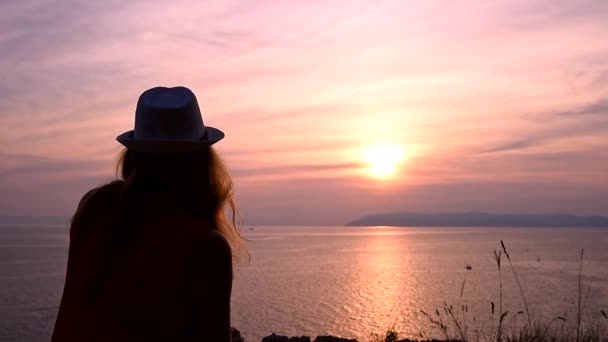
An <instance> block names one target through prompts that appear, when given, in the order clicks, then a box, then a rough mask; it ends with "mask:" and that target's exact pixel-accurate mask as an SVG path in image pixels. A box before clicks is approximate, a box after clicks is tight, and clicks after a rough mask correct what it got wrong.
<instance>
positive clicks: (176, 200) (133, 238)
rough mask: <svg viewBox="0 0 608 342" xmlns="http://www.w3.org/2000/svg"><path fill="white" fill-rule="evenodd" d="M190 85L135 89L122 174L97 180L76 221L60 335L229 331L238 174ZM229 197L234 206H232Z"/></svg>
mask: <svg viewBox="0 0 608 342" xmlns="http://www.w3.org/2000/svg"><path fill="white" fill-rule="evenodd" d="M223 137H224V133H222V132H221V131H220V130H218V129H215V128H213V127H208V126H207V127H206V126H205V125H204V124H203V120H202V116H201V112H200V109H199V106H198V103H197V101H196V97H195V96H194V94H193V93H192V91H190V90H189V89H187V88H184V87H176V88H163V87H157V88H152V89H149V90H147V91H145V92H144V93H143V94H142V95H141V96H140V98H139V101H138V103H137V109H136V114H135V129H134V130H133V131H129V132H126V133H124V134H122V135H120V136H118V138H117V140H118V141H119V142H120V143H121V144H123V145H125V146H126V148H125V149H124V151H123V152H122V155H121V158H120V161H119V163H118V170H120V174H121V179H119V180H116V181H113V182H111V183H109V184H106V185H103V186H101V187H99V188H96V189H93V190H91V191H89V192H88V193H87V194H86V195H84V197H83V198H82V200H81V201H80V204H79V205H78V209H77V211H76V214H75V215H74V217H73V219H72V225H71V229H70V249H69V255H68V268H67V275H66V282H65V288H64V292H63V297H62V300H61V306H60V308H59V314H58V317H57V321H56V324H55V330H54V332H53V337H52V341H53V342H61V341H213V342H222V341H230V293H231V286H232V249H231V245H234V244H238V243H239V242H240V241H241V240H240V239H241V238H240V235H239V233H238V231H237V230H236V225H235V205H234V202H233V199H232V193H233V187H232V181H231V178H230V176H229V174H228V172H227V170H226V167H225V166H224V164H223V162H222V161H221V159H220V157H219V156H218V154H217V153H216V152H215V151H214V149H213V148H212V147H211V145H212V144H214V143H216V142H218V141H219V140H221V139H222V138H223ZM225 206H228V207H229V209H231V211H232V218H231V220H229V219H227V218H226V216H225V211H224V209H225Z"/></svg>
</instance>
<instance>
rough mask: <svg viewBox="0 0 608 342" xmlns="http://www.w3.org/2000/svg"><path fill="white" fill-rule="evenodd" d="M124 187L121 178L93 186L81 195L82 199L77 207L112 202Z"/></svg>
mask: <svg viewBox="0 0 608 342" xmlns="http://www.w3.org/2000/svg"><path fill="white" fill-rule="evenodd" d="M124 188H125V182H124V181H122V180H115V181H112V182H110V183H107V184H104V185H102V186H100V187H97V188H93V189H91V190H89V191H88V192H87V193H86V194H84V196H82V199H81V200H80V203H79V204H78V209H81V208H84V207H87V206H91V205H93V204H98V203H100V202H101V203H107V202H114V201H115V200H116V199H117V198H118V196H120V194H121V193H122V192H123V190H124Z"/></svg>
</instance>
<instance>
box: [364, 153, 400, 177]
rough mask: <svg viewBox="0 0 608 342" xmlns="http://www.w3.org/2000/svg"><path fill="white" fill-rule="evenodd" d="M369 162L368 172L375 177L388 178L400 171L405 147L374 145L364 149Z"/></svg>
mask: <svg viewBox="0 0 608 342" xmlns="http://www.w3.org/2000/svg"><path fill="white" fill-rule="evenodd" d="M363 157H364V158H365V160H366V161H367V163H368V169H367V172H368V173H369V175H370V176H372V177H375V178H381V179H387V178H391V177H392V176H394V175H395V174H396V173H397V172H398V171H399V164H400V163H401V161H402V160H403V157H404V153H403V148H402V147H401V146H397V145H374V146H369V147H367V148H366V149H364V150H363Z"/></svg>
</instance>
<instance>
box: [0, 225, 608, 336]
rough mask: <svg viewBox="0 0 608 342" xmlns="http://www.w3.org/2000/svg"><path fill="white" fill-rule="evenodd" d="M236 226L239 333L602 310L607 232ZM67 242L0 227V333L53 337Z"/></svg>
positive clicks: (345, 329) (409, 331) (56, 229)
mask: <svg viewBox="0 0 608 342" xmlns="http://www.w3.org/2000/svg"><path fill="white" fill-rule="evenodd" d="M243 235H244V237H245V238H246V240H247V241H246V248H247V253H244V252H242V253H240V257H239V260H238V261H237V262H236V265H235V272H234V285H233V292H232V325H233V326H234V327H236V328H238V329H239V330H240V331H241V333H242V335H243V336H244V338H245V341H256V342H257V341H261V339H262V337H263V336H267V335H270V334H271V333H277V334H283V335H289V336H302V335H307V336H311V337H313V338H314V337H315V336H317V335H335V336H342V337H347V338H357V339H359V341H362V342H363V341H367V340H368V338H369V337H370V336H371V335H372V334H374V333H377V334H381V333H383V332H384V331H386V330H387V329H393V330H395V331H397V332H399V334H400V335H399V336H400V337H410V338H421V337H425V338H430V337H442V333H441V331H440V330H439V329H437V327H436V326H434V324H433V323H432V322H431V319H433V320H435V321H436V322H437V321H438V320H441V321H442V322H445V323H448V324H447V325H448V327H449V329H455V328H454V326H453V324H449V322H451V319H452V318H450V317H451V316H452V315H453V316H454V317H453V318H456V319H457V320H458V321H459V322H461V325H462V326H466V329H467V331H468V333H469V334H474V333H475V334H487V333H489V332H490V331H491V329H492V327H494V326H495V325H496V324H497V322H498V318H499V316H500V313H499V303H500V302H501V301H500V298H501V297H502V312H508V313H507V315H506V318H505V320H506V321H507V320H510V321H511V322H512V323H514V324H517V322H518V321H519V322H524V320H526V319H527V315H528V312H529V313H530V315H531V316H532V317H535V318H539V319H544V320H546V321H551V320H553V321H555V322H558V323H556V324H562V322H563V320H562V318H563V319H564V320H565V323H564V324H572V323H573V322H574V321H575V320H576V313H577V308H578V306H579V298H580V302H581V307H583V315H584V319H585V320H588V321H591V322H594V321H597V320H601V319H604V318H603V317H602V314H601V310H604V312H608V229H601V228H517V227H514V228H454V227H442V228H421V227H420V228H416V227H407V228H406V227H403V228H401V227H295V226H294V227H291V226H272V227H271V226H268V227H262V226H255V227H245V228H244V229H243ZM501 241H502V242H503V243H504V248H505V249H506V252H507V253H508V255H509V258H507V257H506V255H505V254H504V250H503V246H502V244H501ZM68 243H69V237H68V228H67V226H65V225H57V224H48V225H45V224H40V223H39V224H36V225H27V224H19V225H15V224H12V225H0V341H32V342H33V341H49V340H50V336H51V333H52V329H53V325H54V323H55V318H56V315H57V310H58V306H59V302H60V299H61V294H62V289H63V282H64V277H65V270H66V261H67V251H68ZM495 251H496V253H499V252H500V253H501V260H500V261H501V265H500V272H499V268H498V265H497V261H496V259H495V254H494V253H495ZM581 255H582V257H581ZM581 261H582V262H581ZM581 267H582V268H581ZM579 280H580V281H579ZM501 284H502V296H501V290H500V288H501ZM579 284H580V286H579ZM579 290H580V291H579ZM579 293H580V296H579ZM492 307H494V308H492ZM526 307H527V309H526ZM450 312H451V313H450ZM557 317H561V318H560V319H557Z"/></svg>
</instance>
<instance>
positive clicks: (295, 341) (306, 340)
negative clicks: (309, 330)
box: [289, 336, 310, 342]
mask: <svg viewBox="0 0 608 342" xmlns="http://www.w3.org/2000/svg"><path fill="white" fill-rule="evenodd" d="M289 342H310V337H308V336H300V337H296V336H294V337H292V338H290V339H289Z"/></svg>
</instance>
